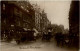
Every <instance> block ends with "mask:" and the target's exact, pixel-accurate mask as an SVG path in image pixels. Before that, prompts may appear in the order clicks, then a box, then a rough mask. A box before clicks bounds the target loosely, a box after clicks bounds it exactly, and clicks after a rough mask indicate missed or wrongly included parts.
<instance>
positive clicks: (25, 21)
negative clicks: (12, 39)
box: [1, 1, 35, 33]
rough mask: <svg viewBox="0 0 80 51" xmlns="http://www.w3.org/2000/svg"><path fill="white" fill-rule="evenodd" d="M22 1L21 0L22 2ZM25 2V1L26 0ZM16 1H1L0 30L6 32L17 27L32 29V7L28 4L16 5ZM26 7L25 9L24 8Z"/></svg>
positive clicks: (33, 15)
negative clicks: (25, 5)
mask: <svg viewBox="0 0 80 51" xmlns="http://www.w3.org/2000/svg"><path fill="white" fill-rule="evenodd" d="M22 3H23V2H22ZM26 3H27V2H26ZM18 4H20V3H18V2H17V1H2V2H1V31H2V33H3V32H5V31H6V32H8V31H10V30H13V29H14V30H15V29H17V28H22V29H23V28H26V29H32V28H33V27H34V23H35V22H34V21H35V19H34V17H35V14H34V12H35V11H34V9H33V7H32V6H31V5H30V4H28V5H27V7H24V6H22V5H18ZM25 8H26V9H25Z"/></svg>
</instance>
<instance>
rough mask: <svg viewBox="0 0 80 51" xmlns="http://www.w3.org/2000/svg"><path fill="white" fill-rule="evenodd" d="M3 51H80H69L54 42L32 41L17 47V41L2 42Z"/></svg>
mask: <svg viewBox="0 0 80 51" xmlns="http://www.w3.org/2000/svg"><path fill="white" fill-rule="evenodd" d="M0 48H1V51H79V50H77V49H75V48H73V49H68V48H64V47H58V46H56V44H55V43H54V42H42V41H36V42H34V41H32V42H26V43H22V44H19V45H17V44H16V42H15V41H12V42H11V43H7V42H0Z"/></svg>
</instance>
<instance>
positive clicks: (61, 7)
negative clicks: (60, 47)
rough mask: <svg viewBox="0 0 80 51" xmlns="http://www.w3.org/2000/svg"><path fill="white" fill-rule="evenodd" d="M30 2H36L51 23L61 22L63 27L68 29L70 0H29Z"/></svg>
mask: <svg viewBox="0 0 80 51" xmlns="http://www.w3.org/2000/svg"><path fill="white" fill-rule="evenodd" d="M30 2H31V3H37V4H38V5H39V7H40V8H41V9H44V10H45V12H46V13H47V17H48V19H49V20H50V21H51V24H58V25H60V24H62V25H64V28H68V29H69V20H68V17H69V9H70V4H71V1H70V0H65V1H64V0H49V1H48V0H47V1H46V0H44V1H43V0H35V1H33V0H30Z"/></svg>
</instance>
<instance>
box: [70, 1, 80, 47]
mask: <svg viewBox="0 0 80 51" xmlns="http://www.w3.org/2000/svg"><path fill="white" fill-rule="evenodd" d="M69 34H70V43H71V44H72V45H76V46H77V47H78V45H79V1H72V3H71V8H70V12H69Z"/></svg>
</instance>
